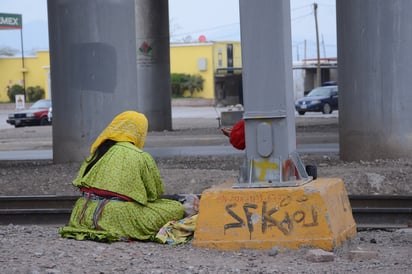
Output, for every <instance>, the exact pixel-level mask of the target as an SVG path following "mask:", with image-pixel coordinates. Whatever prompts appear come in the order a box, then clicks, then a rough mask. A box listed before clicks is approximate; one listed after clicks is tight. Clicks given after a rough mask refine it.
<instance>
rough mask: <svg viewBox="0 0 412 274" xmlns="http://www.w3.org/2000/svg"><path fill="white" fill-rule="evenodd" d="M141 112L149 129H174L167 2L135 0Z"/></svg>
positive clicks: (162, 0) (138, 86) (138, 102)
mask: <svg viewBox="0 0 412 274" xmlns="http://www.w3.org/2000/svg"><path fill="white" fill-rule="evenodd" d="M135 3H136V48H137V90H138V91H139V92H138V100H137V104H138V109H139V110H140V111H141V112H143V113H145V114H146V115H147V117H150V119H149V130H155V131H161V130H171V129H172V118H171V117H172V116H171V113H172V110H171V93H172V91H171V85H170V45H169V8H168V0H156V1H153V0H135Z"/></svg>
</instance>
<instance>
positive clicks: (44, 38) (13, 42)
mask: <svg viewBox="0 0 412 274" xmlns="http://www.w3.org/2000/svg"><path fill="white" fill-rule="evenodd" d="M0 48H10V49H14V50H16V51H17V52H18V53H17V55H20V54H21V33H20V30H0ZM23 49H24V55H34V52H35V51H36V50H48V49H49V31H48V25H47V20H45V21H33V22H30V23H27V24H24V23H23Z"/></svg>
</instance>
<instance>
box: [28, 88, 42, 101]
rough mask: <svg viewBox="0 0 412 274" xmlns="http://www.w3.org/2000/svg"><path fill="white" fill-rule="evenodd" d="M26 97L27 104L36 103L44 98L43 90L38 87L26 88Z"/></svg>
mask: <svg viewBox="0 0 412 274" xmlns="http://www.w3.org/2000/svg"><path fill="white" fill-rule="evenodd" d="M26 95H27V101H28V102H36V101H37V100H40V99H43V98H44V95H45V92H44V88H42V87H40V86H35V87H28V88H27V93H26Z"/></svg>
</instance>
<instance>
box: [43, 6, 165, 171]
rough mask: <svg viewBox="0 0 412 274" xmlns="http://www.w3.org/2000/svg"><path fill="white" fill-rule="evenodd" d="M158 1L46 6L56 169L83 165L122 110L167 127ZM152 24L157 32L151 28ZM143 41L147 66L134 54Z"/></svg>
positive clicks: (155, 125) (154, 126)
mask: <svg viewBox="0 0 412 274" xmlns="http://www.w3.org/2000/svg"><path fill="white" fill-rule="evenodd" d="M155 2H156V3H157V4H156V5H154V4H151V3H150V1H147V0H145V1H143V0H142V1H140V0H124V1H109V0H88V1H83V0H53V1H48V13H49V14H48V17H49V40H50V63H51V86H52V98H53V159H54V162H56V163H63V162H72V161H81V160H83V159H84V158H85V157H86V156H87V155H88V154H89V148H90V145H91V143H92V142H93V140H94V139H95V138H96V137H97V135H98V134H99V133H100V132H101V130H102V129H103V128H104V127H105V126H106V125H107V124H108V123H109V122H110V121H111V119H112V118H113V117H114V116H115V115H117V114H118V113H120V112H122V111H125V110H137V111H139V112H143V113H145V114H146V115H147V117H148V120H149V124H150V126H149V129H151V130H152V129H158V130H163V129H170V128H171V110H170V92H169V93H168V92H166V91H165V90H166V89H170V70H169V67H170V66H169V57H168V56H166V55H168V51H167V53H166V51H165V48H167V49H168V47H169V44H168V16H167V14H168V12H167V10H168V2H167V0H161V1H155ZM154 9H156V10H154ZM143 10H144V11H145V12H143ZM143 13H146V14H148V15H147V16H145V17H144V18H143V19H142V18H137V17H138V16H142V15H141V14H143ZM149 15H151V16H153V18H152V19H151V20H150V21H149V22H148V21H146V20H145V19H147V20H148V16H149ZM163 16H165V17H166V18H163ZM154 18H156V20H157V21H159V25H160V26H156V27H153V26H152V25H154V23H153V21H154V20H155V19H154ZM165 22H167V23H165ZM166 28H167V31H165V29H166ZM152 32H153V33H152ZM151 34H153V35H151ZM147 37H150V39H152V40H149V39H146V38H147ZM159 37H160V38H159ZM141 39H143V40H144V41H147V44H148V45H149V46H150V47H151V48H152V51H151V52H150V53H149V51H148V50H147V48H146V49H145V51H144V53H145V54H146V55H145V56H146V57H147V60H146V59H145V60H143V59H142V58H141V55H140V54H138V53H137V52H138V51H139V50H140V47H141V44H140V40H141ZM166 41H167V43H166ZM144 62H145V65H146V68H144V69H142V68H141V67H142V64H143V63H144ZM159 64H160V65H159ZM157 70H158V71H159V72H158V73H157ZM154 74H156V77H155V76H153V75H154ZM166 74H167V76H165V75H166ZM153 82H155V83H153ZM158 82H161V83H162V84H163V85H161V84H159V83H158ZM163 96H165V97H168V98H163ZM159 98H160V99H159ZM159 108H161V109H162V110H163V111H159Z"/></svg>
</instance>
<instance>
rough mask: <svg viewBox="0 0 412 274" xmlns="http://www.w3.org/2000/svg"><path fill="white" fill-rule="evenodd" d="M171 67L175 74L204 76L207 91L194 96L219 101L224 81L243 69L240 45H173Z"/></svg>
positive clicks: (235, 42) (230, 43)
mask: <svg viewBox="0 0 412 274" xmlns="http://www.w3.org/2000/svg"><path fill="white" fill-rule="evenodd" d="M170 67H171V72H172V73H186V74H191V75H201V76H202V78H203V79H204V85H203V91H201V92H195V93H194V94H193V97H201V98H207V99H215V98H216V97H219V94H217V93H218V92H219V91H220V90H221V88H222V86H221V82H222V81H221V80H220V79H221V78H222V77H224V76H226V75H232V74H233V73H234V72H236V70H239V69H240V68H241V67H242V57H241V49H240V42H238V41H234V42H203V43H182V44H180V43H179V44H171V45H170ZM223 88H224V87H223ZM236 92H237V91H236ZM188 95H189V94H188V93H187V94H185V96H188Z"/></svg>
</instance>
